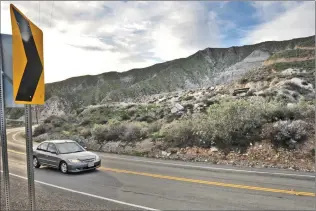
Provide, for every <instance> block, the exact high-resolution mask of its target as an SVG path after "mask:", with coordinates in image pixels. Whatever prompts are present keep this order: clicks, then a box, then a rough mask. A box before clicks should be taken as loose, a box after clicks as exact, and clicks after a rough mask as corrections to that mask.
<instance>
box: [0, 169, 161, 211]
mask: <svg viewBox="0 0 316 211" xmlns="http://www.w3.org/2000/svg"><path fill="white" fill-rule="evenodd" d="M1 172H2V171H1ZM10 175H12V176H15V177H18V178H21V179H25V180H27V178H26V177H23V176H20V175H17V174H12V173H10ZM35 182H36V183H39V184H42V185H47V186H50V187H54V188H58V189H61V190H65V191H69V192H73V193H78V194H81V195H85V196H90V197H94V198H98V199H102V200H105V201H110V202H114V203H117V204H122V205H127V206H130V207H135V208H139V209H145V210H151V211H159V210H157V209H154V208H150V207H145V206H141V205H137V204H131V203H127V202H123V201H118V200H115V199H110V198H106V197H102V196H97V195H94V194H90V193H85V192H81V191H76V190H73V189H69V188H64V187H60V186H57V185H53V184H49V183H46V182H42V181H38V180H35Z"/></svg>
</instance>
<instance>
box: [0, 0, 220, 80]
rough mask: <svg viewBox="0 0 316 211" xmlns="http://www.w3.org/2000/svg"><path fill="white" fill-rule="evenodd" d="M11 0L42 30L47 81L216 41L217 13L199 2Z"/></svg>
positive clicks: (5, 29)
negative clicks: (27, 0)
mask: <svg viewBox="0 0 316 211" xmlns="http://www.w3.org/2000/svg"><path fill="white" fill-rule="evenodd" d="M13 3H14V5H16V6H17V7H18V8H19V9H20V10H21V11H22V12H23V13H24V14H25V15H26V16H27V17H29V18H30V19H31V20H32V21H33V22H34V23H35V24H36V25H37V26H39V27H40V28H41V29H42V30H43V32H44V64H45V81H46V82H53V81H58V80H62V79H65V78H68V77H72V76H78V75H86V74H99V73H103V72H108V71H126V70H129V69H132V68H140V67H146V66H149V65H153V64H155V63H157V62H162V61H166V60H171V59H176V58H179V57H186V56H189V55H191V54H193V53H195V52H196V51H198V50H200V49H201V48H206V47H208V46H220V45H221V44H220V42H221V40H220V30H219V26H218V24H217V21H218V20H217V16H216V14H215V13H214V12H210V11H208V10H207V8H206V7H204V3H202V2H145V1H142V2H134V1H128V2H114V1H112V2H98V1H94V2H83V1H71V2H70V1H69V2H68V1H64V2H58V1H54V2H51V1H43V2H42V1H41V2H40V3H39V1H36V2H34V1H33V2H23V1H18V2H13ZM223 6H224V5H223ZM39 14H40V15H39ZM1 32H2V33H8V34H11V25H10V13H9V2H1Z"/></svg>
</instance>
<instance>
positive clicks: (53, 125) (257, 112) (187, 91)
mask: <svg viewBox="0 0 316 211" xmlns="http://www.w3.org/2000/svg"><path fill="white" fill-rule="evenodd" d="M313 40H314V38H313V37H310V38H302V39H296V40H294V41H293V40H292V41H284V42H266V43H263V44H258V45H255V46H257V48H254V47H253V46H244V47H238V48H229V49H206V50H204V51H201V52H202V53H201V52H198V53H197V54H194V55H193V56H191V57H189V58H186V59H180V60H176V61H171V62H167V63H164V64H158V65H157V66H153V67H150V68H156V71H155V72H156V73H152V74H154V75H156V76H154V75H153V77H154V78H157V77H158V78H163V76H166V75H168V76H170V77H171V75H170V74H171V73H172V72H174V73H175V72H177V71H179V72H180V69H177V68H176V67H183V69H181V72H182V73H187V75H186V74H182V75H181V74H179V75H181V76H180V77H179V80H184V81H183V84H182V85H180V83H179V84H177V80H175V82H173V81H172V84H169V85H166V84H167V82H164V81H161V83H162V84H164V83H166V84H165V86H166V87H164V86H161V89H160V90H159V91H157V90H156V91H157V93H156V92H153V93H143V95H141V96H140V97H135V99H133V101H132V100H130V101H128V100H125V99H127V98H125V97H124V95H122V96H123V97H122V98H120V99H117V100H122V101H123V102H115V101H116V100H112V101H110V100H109V99H108V97H109V96H110V95H108V96H106V97H104V98H103V99H102V100H100V101H94V103H93V104H95V105H92V104H91V105H87V106H84V101H83V98H81V101H82V103H83V104H82V105H81V106H80V107H74V108H73V109H70V108H71V107H72V106H73V105H71V101H69V100H66V99H65V97H63V96H62V95H54V96H52V97H51V98H50V99H48V102H50V103H47V105H46V107H45V108H43V111H42V113H44V112H46V113H45V115H47V116H50V117H49V118H46V119H45V120H44V122H43V123H42V124H41V125H40V126H39V127H37V128H36V129H35V131H34V140H36V141H39V142H40V141H43V140H47V139H61V138H62V139H64V138H67V139H68V138H69V139H73V140H77V141H78V142H79V143H81V144H82V145H85V146H87V147H88V149H91V150H96V151H104V152H112V153H123V154H131V155H140V156H149V157H156V158H164V159H167V158H168V159H182V160H191V161H203V162H212V163H216V164H232V165H243V166H252V167H265V168H266V167H274V168H290V169H295V170H298V169H300V170H305V171H315V168H314V163H315V151H314V134H315V132H314V125H315V118H314V117H315V107H314V103H315V100H314V98H315V42H314V41H313ZM269 43H274V45H275V46H274V47H273V46H272V44H271V45H270V44H269ZM258 46H259V47H258ZM260 46H261V47H260ZM262 46H264V47H262ZM268 47H269V48H268ZM243 48H244V50H241V49H243ZM250 48H251V49H250ZM245 49H246V50H245ZM247 49H248V53H242V52H243V51H247ZM249 49H250V50H249ZM207 52H208V53H207ZM207 55H212V57H211V56H209V57H207ZM237 55H239V56H240V57H238V56H237ZM241 55H243V56H241ZM193 58H194V59H193ZM197 58H199V59H200V60H199V61H200V62H201V64H203V65H205V66H203V68H202V66H199V63H197V62H195V63H194V62H192V61H197V60H198V59H197ZM180 61H181V62H180ZM190 61H191V63H190ZM224 61H226V62H227V63H228V64H226V63H224ZM170 63H172V64H173V67H174V69H172V68H170V67H169V69H168V64H169V65H170ZM176 64H177V65H178V66H176ZM193 64H194V65H193ZM161 65H165V69H164V68H162V66H161ZM190 65H191V66H190ZM193 66H194V67H200V69H198V68H197V69H194V68H192V69H191V67H193ZM158 67H161V68H162V70H160V69H159V68H158ZM207 68H209V69H207ZM167 69H168V70H169V72H171V73H170V74H169V72H168V71H166V70H167ZM147 70H148V69H147ZM151 70H152V69H151ZM158 70H159V71H158ZM186 70H191V71H192V72H189V71H186ZM193 70H196V71H193ZM133 71H134V72H133ZM133 71H132V72H133V73H135V74H136V73H138V71H136V70H133ZM139 71H144V69H140V70H139ZM149 71H150V70H149ZM197 73H198V74H200V76H199V77H198V75H197ZM202 73H203V74H204V75H203V74H202ZM111 74H112V73H111ZM124 74H125V75H124ZM128 74H131V72H127V73H121V74H118V73H117V75H116V77H117V78H116V79H113V80H112V82H113V81H117V82H118V83H119V81H120V77H122V75H124V76H125V77H127V76H128ZM144 74H145V72H144ZM146 74H147V73H146ZM148 74H149V73H148ZM208 74H209V75H213V77H209V75H208ZM206 75H208V76H207V77H206ZM98 77H101V76H89V77H88V78H90V79H94V80H96V78H98ZM139 77H144V76H142V75H139ZM81 79H82V80H83V81H85V80H84V79H85V77H82V78H81ZM86 79H87V78H86ZM125 79H126V78H125ZM71 80H78V81H77V83H78V84H80V80H79V79H78V78H76V79H69V84H71V83H70V81H71ZM108 80H110V79H108ZM147 80H149V81H150V80H151V83H153V84H154V80H153V79H152V78H150V77H149V78H148V79H144V80H143V81H139V82H138V83H135V84H132V85H130V88H129V91H130V90H133V88H135V86H136V84H146V83H147V82H148V81H147ZM186 80H189V82H190V83H185V82H186ZM194 80H195V81H194ZM131 81H133V80H129V81H128V80H125V82H124V83H123V82H122V81H121V82H120V83H122V84H125V86H127V84H128V83H130V84H131V83H132V82H131ZM146 81H147V82H146ZM163 82H164V83H163ZM169 82H170V81H169ZM99 83H101V82H99ZM102 83H105V82H104V81H103V82H102ZM113 83H114V82H113ZM170 83H171V82H170ZM56 84H59V85H60V89H61V88H62V87H63V86H66V82H60V83H55V85H56ZM96 84H97V83H95V84H90V85H88V84H85V85H81V86H80V85H78V86H77V88H76V90H77V92H78V93H81V94H82V93H84V92H85V91H87V92H88V91H89V90H90V89H93V87H96ZM51 85H52V86H53V85H54V84H51ZM69 86H70V85H69ZM137 87H138V88H139V89H140V88H141V87H139V86H137ZM171 87H172V89H171ZM169 88H170V90H171V91H169V90H168V89H169ZM113 89H115V88H113ZM69 90H70V87H69ZM122 90H123V89H116V90H114V91H112V93H113V92H115V93H117V95H119V93H123V91H122ZM90 91H91V92H92V90H90ZM99 92H101V91H99ZM69 93H70V92H69ZM96 93H97V92H96ZM126 93H127V90H126ZM146 94H147V95H146ZM75 96H76V97H77V95H75ZM79 96H81V95H79ZM94 96H97V95H96V94H95V95H94ZM124 101H125V102H124ZM86 103H87V102H86ZM87 104H89V103H87ZM67 109H68V110H67Z"/></svg>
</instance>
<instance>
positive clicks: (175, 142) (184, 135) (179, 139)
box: [157, 120, 200, 147]
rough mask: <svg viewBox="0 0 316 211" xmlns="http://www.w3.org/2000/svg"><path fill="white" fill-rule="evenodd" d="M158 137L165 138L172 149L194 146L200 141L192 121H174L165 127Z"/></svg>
mask: <svg viewBox="0 0 316 211" xmlns="http://www.w3.org/2000/svg"><path fill="white" fill-rule="evenodd" d="M157 135H160V136H162V137H164V140H165V141H166V142H168V143H169V144H170V145H171V147H187V146H194V145H197V144H196V143H197V142H198V141H199V140H200V139H199V136H198V135H197V134H196V133H195V131H194V124H193V122H192V121H191V120H182V121H174V122H172V123H170V124H168V125H166V126H165V127H163V128H162V130H161V133H159V134H157Z"/></svg>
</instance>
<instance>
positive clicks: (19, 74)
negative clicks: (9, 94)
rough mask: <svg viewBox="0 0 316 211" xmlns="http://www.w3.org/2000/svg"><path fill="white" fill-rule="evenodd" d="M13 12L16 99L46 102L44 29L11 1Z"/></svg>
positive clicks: (29, 102) (13, 65)
mask: <svg viewBox="0 0 316 211" xmlns="http://www.w3.org/2000/svg"><path fill="white" fill-rule="evenodd" d="M10 13H11V25H12V72H13V75H12V76H13V77H12V79H13V95H14V96H13V98H14V101H15V103H17V104H44V102H45V84H44V59H43V32H42V30H41V29H40V28H38V27H37V26H36V25H34V24H33V23H32V22H31V21H30V20H29V19H28V18H27V17H26V16H25V15H24V14H22V12H21V11H20V10H19V9H17V8H16V7H15V6H14V5H13V4H10Z"/></svg>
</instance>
